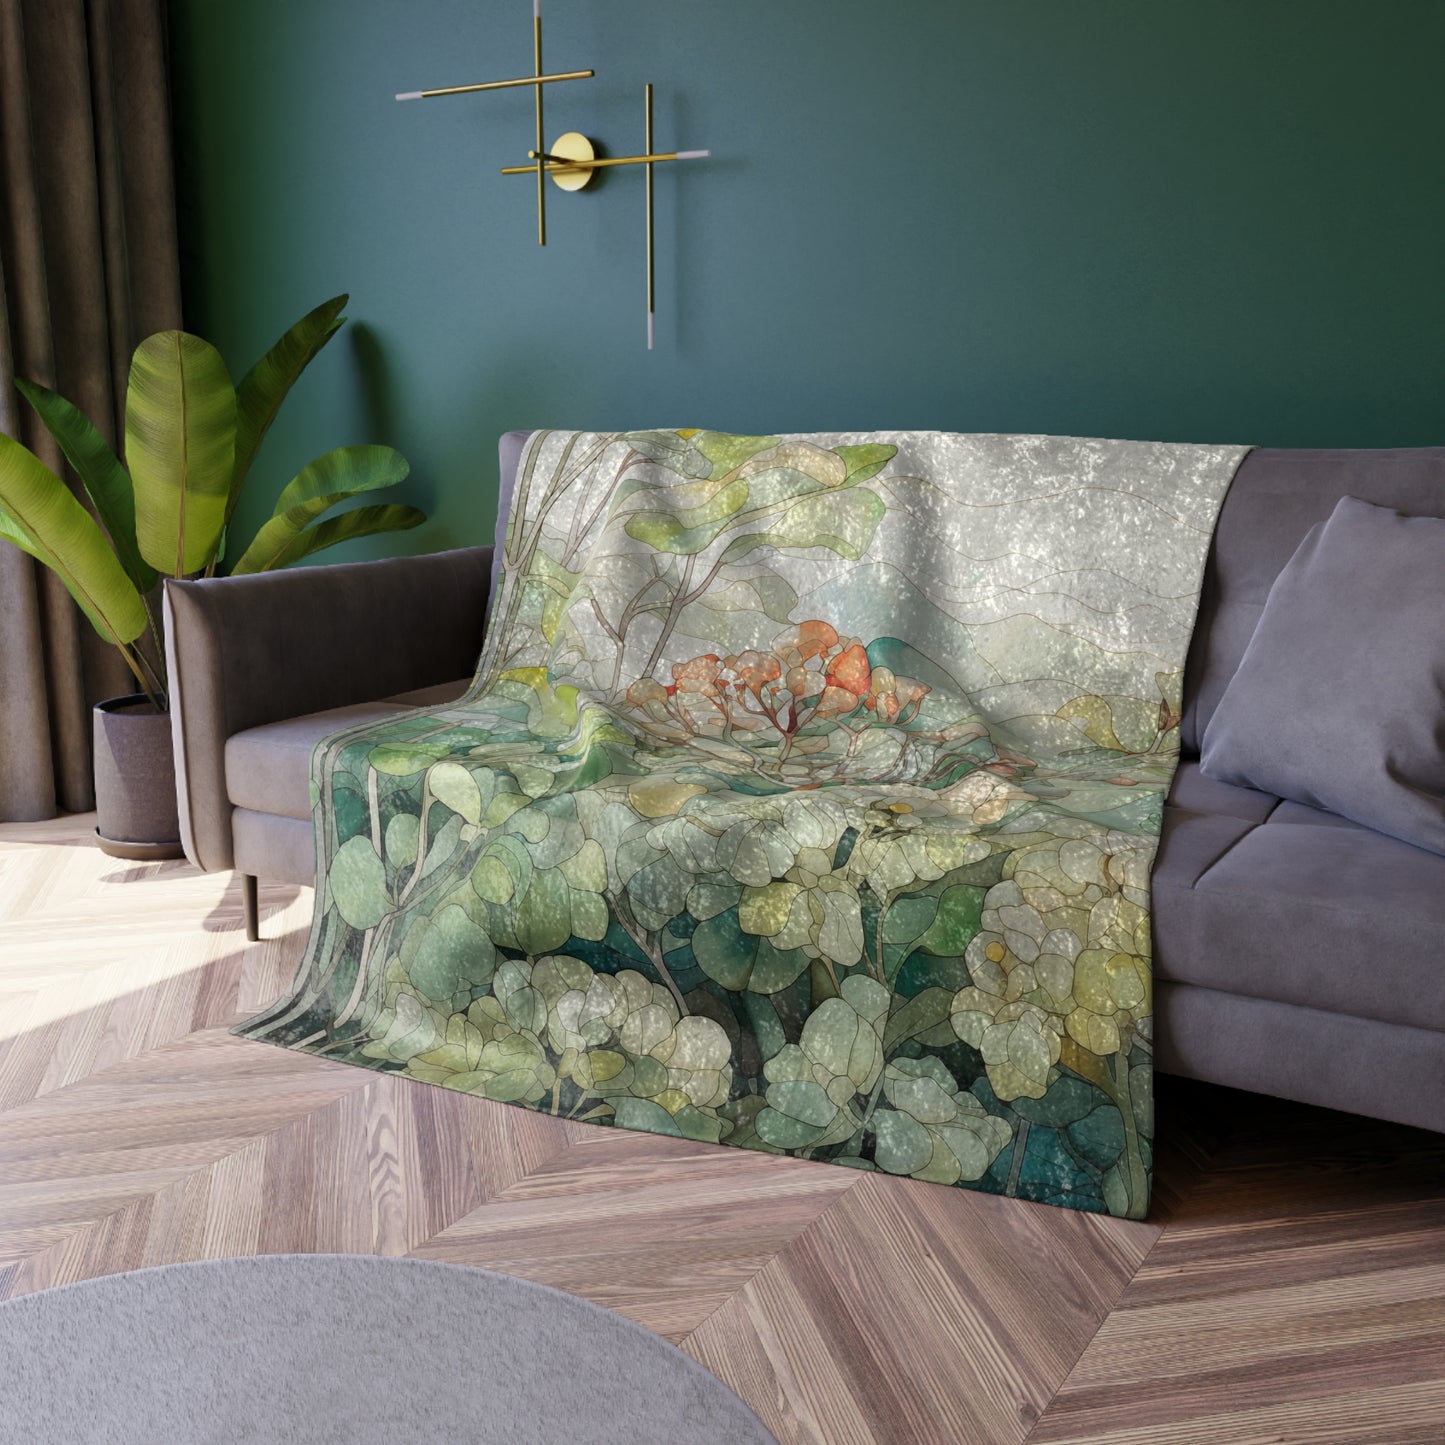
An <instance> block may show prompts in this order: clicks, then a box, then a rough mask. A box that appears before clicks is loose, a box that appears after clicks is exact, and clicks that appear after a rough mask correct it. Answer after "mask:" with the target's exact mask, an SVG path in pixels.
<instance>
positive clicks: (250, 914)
mask: <svg viewBox="0 0 1445 1445" xmlns="http://www.w3.org/2000/svg"><path fill="white" fill-rule="evenodd" d="M241 910H242V912H243V913H244V914H245V918H246V942H247V943H259V942H260V939H261V909H260V905H259V904H258V902H257V900H256V875H255V874H254V873H243V874H241Z"/></svg>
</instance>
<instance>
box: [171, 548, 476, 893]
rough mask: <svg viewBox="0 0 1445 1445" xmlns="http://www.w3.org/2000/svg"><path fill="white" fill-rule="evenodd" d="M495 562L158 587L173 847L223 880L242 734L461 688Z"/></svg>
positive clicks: (383, 565) (352, 568) (460, 553)
mask: <svg viewBox="0 0 1445 1445" xmlns="http://www.w3.org/2000/svg"><path fill="white" fill-rule="evenodd" d="M491 572H492V548H491V547H465V548H461V549H459V550H457V551H454V552H434V553H432V554H430V555H428V556H423V557H395V558H388V559H386V560H385V561H380V562H347V563H341V564H339V565H335V566H330V567H300V568H295V569H292V570H289V571H283V572H259V573H255V574H253V575H251V576H247V577H213V578H207V579H204V580H199V581H194V582H175V581H168V582H167V583H166V585H165V603H164V606H165V631H166V664H167V667H168V669H169V673H170V694H171V739H172V744H173V747H174V750H175V760H176V789H177V795H178V802H179V804H180V819H181V841H182V843H183V844H184V846H185V850H186V856H187V857H188V858H189V859H190V860H191V862H193V863H194V864H196V866H197V867H199V868H203V869H205V870H207V871H208V872H210V871H214V870H216V869H220V868H229V867H231V866H232V861H233V853H232V846H231V804H230V800H229V798H228V797H227V793H226V769H225V748H226V739H227V738H229V737H230V736H232V734H234V733H238V732H241V731H243V730H244V729H246V728H252V727H259V726H261V725H262V724H263V723H270V722H280V721H282V720H284V719H286V718H292V717H300V716H302V715H303V714H305V713H312V712H320V711H321V710H323V709H325V708H333V707H345V706H347V705H348V704H351V703H359V702H373V701H375V700H376V699H378V698H383V697H390V696H391V695H392V694H394V693H398V692H409V691H411V690H412V689H414V688H419V687H431V686H434V685H436V684H437V683H443V682H451V681H453V680H454V679H456V678H459V677H467V676H469V675H470V674H471V673H472V672H473V670H474V669H475V668H476V665H477V659H478V657H479V656H480V654H481V650H482V636H483V633H484V631H485V627H486V614H487V600H488V596H487V594H488V590H489V588H490V586H491Z"/></svg>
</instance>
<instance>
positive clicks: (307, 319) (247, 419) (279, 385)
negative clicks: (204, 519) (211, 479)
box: [226, 295, 348, 522]
mask: <svg viewBox="0 0 1445 1445" xmlns="http://www.w3.org/2000/svg"><path fill="white" fill-rule="evenodd" d="M347 300H348V297H347V296H345V295H341V296H333V297H332V298H331V300H330V301H323V302H322V303H321V305H320V306H318V307H317V308H316V309H315V310H314V311H309V312H307V314H306V315H305V316H303V317H302V318H301V320H300V321H298V322H297V323H296V324H295V325H294V326H293V327H292V328H291V329H290V330H289V331H288V332H287V333H286V334H285V335H284V336H283V337H282V338H281V339H280V340H279V341H278V342H277V343H276V344H275V345H274V346H273V347H272V348H271V349H270V351H268V352H267V353H266V354H265V356H263V357H262V358H261V359H260V361H258V362H257V363H256V364H255V366H253V367H252V368H251V369H250V371H248V372H247V373H246V374H245V376H243V377H242V378H241V384H240V386H238V387H237V388H236V460H235V467H234V470H233V471H232V474H231V486H230V496H229V497H228V498H227V501H226V520H227V521H228V522H229V521H230V519H231V513H232V511H234V510H235V506H236V498H237V497H238V496H239V495H240V491H241V485H242V483H243V482H244V481H245V480H246V474H247V473H248V472H249V471H250V470H251V463H252V462H253V461H254V460H255V459H256V452H257V451H258V450H259V448H260V446H261V442H262V440H263V439H264V438H265V435H266V433H267V431H269V430H270V427H271V423H272V422H273V421H274V420H275V419H276V413H277V411H278V410H279V409H280V406H281V403H282V402H283V401H285V400H286V395H287V393H288V392H289V391H290V390H291V387H292V385H293V384H294V382H295V381H296V378H297V377H299V376H300V375H301V373H302V372H303V371H305V370H306V368H307V367H308V366H309V365H310V364H311V362H312V359H313V358H314V357H315V356H316V353H317V352H319V351H320V350H321V348H322V347H323V346H325V345H326V343H327V342H328V341H330V340H331V338H332V337H333V336H334V335H335V334H336V333H337V331H338V330H340V328H341V325H342V323H343V322H344V321H345V320H346V318H345V317H344V316H343V315H342V314H341V309H342V307H343V306H345V305H346V302H347Z"/></svg>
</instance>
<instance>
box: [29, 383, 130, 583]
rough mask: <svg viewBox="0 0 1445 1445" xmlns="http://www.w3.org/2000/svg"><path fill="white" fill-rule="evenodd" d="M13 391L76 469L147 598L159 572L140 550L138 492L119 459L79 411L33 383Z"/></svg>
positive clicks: (120, 555)
mask: <svg viewBox="0 0 1445 1445" xmlns="http://www.w3.org/2000/svg"><path fill="white" fill-rule="evenodd" d="M15 385H16V387H17V388H18V389H19V391H20V394H21V395H22V396H23V397H24V398H25V400H26V401H28V402H29V403H30V405H31V406H33V407H34V408H35V411H36V414H37V415H38V416H39V417H40V420H41V421H43V422H44V423H45V427H46V430H47V431H49V433H50V435H51V436H53V437H54V438H55V440H56V442H57V444H58V445H59V447H60V450H61V451H62V452H64V453H65V460H66V461H68V462H69V463H70V465H71V466H72V467H73V468H74V469H75V474H76V476H78V477H79V478H80V482H81V485H82V486H83V487H84V488H85V494H86V496H88V497H89V498H90V501H91V505H92V506H93V507H94V508H95V511H96V515H97V516H98V517H99V518H100V523H101V526H103V527H104V528H105V530H106V532H107V533H109V535H110V542H111V546H112V547H113V548H114V549H115V555H116V557H117V558H118V559H119V560H120V565H121V566H122V567H124V568H125V574H126V576H127V577H129V578H130V580H131V581H132V582H134V583H135V585H136V590H137V591H139V592H142V593H145V592H149V591H150V590H151V588H152V587H154V586H155V585H156V569H155V568H154V567H152V566H151V565H150V564H149V563H148V562H147V561H146V560H145V559H144V558H143V557H142V556H141V554H140V548H139V547H137V546H136V540H135V492H134V490H133V488H132V487H131V482H130V476H129V474H128V473H127V472H126V469H125V468H124V467H123V466H121V464H120V458H119V457H117V456H116V454H115V453H114V452H113V451H112V450H111V447H110V443H109V442H108V441H106V439H105V438H104V437H103V436H101V434H100V432H99V431H97V430H96V428H95V427H94V426H93V425H92V424H91V421H90V418H89V417H87V416H86V415H85V413H84V412H83V411H81V410H80V408H79V407H77V406H75V405H73V404H72V403H71V402H68V401H66V399H65V398H64V397H63V396H59V395H57V394H56V393H55V392H53V391H51V390H49V389H48V388H47V387H43V386H38V385H37V384H36V383H35V382H33V381H20V380H17V381H16V383H15Z"/></svg>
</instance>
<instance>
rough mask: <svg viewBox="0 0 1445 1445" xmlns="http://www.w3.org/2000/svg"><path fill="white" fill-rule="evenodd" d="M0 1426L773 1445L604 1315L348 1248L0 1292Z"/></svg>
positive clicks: (28, 1434) (71, 1437)
mask: <svg viewBox="0 0 1445 1445" xmlns="http://www.w3.org/2000/svg"><path fill="white" fill-rule="evenodd" d="M0 1435H3V1438H4V1439H5V1440H7V1441H10V1440H14V1441H22V1440H25V1441H29V1440H37V1441H38V1440H63V1441H66V1442H67V1445H111V1442H116V1445H122V1442H124V1445H138V1442H145V1445H181V1442H184V1445H237V1442H243V1441H244V1442H251V1441H255V1442H257V1445H261V1442H265V1445H275V1442H291V1441H295V1442H298V1445H299V1442H305V1445H330V1442H332V1441H335V1442H338V1445H340V1442H346V1445H372V1442H377V1445H380V1442H383V1441H384V1442H387V1445H392V1442H403V1441H404V1442H426V1441H437V1442H442V1441H445V1442H447V1445H493V1442H495V1445H533V1442H536V1445H568V1442H586V1445H614V1442H615V1445H734V1442H736V1445H754V1442H756V1445H776V1442H775V1441H774V1440H773V1437H772V1436H771V1435H770V1434H769V1433H768V1432H767V1431H766V1430H765V1429H764V1428H763V1426H762V1424H761V1423H760V1422H759V1420H758V1418H757V1417H756V1416H755V1415H754V1414H753V1413H752V1412H751V1411H750V1410H749V1409H748V1408H747V1407H746V1406H745V1405H744V1404H743V1403H742V1401H741V1400H739V1399H738V1397H737V1396H736V1395H734V1394H733V1393H732V1391H731V1390H729V1389H728V1388H727V1387H726V1386H725V1385H723V1384H722V1383H721V1381H719V1380H717V1379H716V1378H714V1377H713V1376H712V1375H710V1374H709V1373H708V1372H707V1371H706V1370H704V1369H703V1368H702V1366H701V1365H698V1364H696V1363H695V1362H694V1361H692V1360H690V1359H689V1358H688V1357H687V1356H686V1355H684V1354H683V1353H682V1351H681V1350H678V1349H675V1348H674V1347H673V1346H672V1345H670V1344H668V1343H667V1342H666V1341H665V1340H660V1339H658V1337H657V1336H656V1335H654V1334H650V1333H649V1332H648V1331H647V1330H644V1329H643V1328H642V1327H641V1326H640V1325H635V1324H633V1323H632V1322H631V1321H630V1320H626V1319H623V1318H622V1316H621V1315H616V1314H613V1313H612V1312H611V1311H610V1310H605V1309H602V1308H601V1307H600V1306H598V1305H594V1304H590V1303H588V1302H587V1301H586V1300H582V1299H578V1298H577V1297H576V1296H574V1295H569V1294H562V1293H561V1292H560V1291H558V1290H553V1289H547V1288H545V1287H544V1286H542V1285H538V1284H531V1283H529V1282H528V1281H526V1280H520V1279H513V1278H511V1277H510V1276H507V1275H501V1274H492V1273H491V1272H490V1271H488V1270H481V1269H469V1268H465V1267H463V1266H461V1265H452V1264H432V1263H429V1262H427V1261H423V1260H413V1259H378V1258H374V1257H370V1256H366V1255H343V1254H321V1255H273V1256H269V1257H262V1258H259V1259H220V1260H209V1261H205V1262H203V1263H199V1264H173V1265H165V1266H163V1267H161V1268H159V1269H144V1270H139V1271H137V1272H136V1273H134V1274H117V1275H109V1276H107V1277H105V1278H103V1279H94V1280H85V1281H83V1282H82V1283H80V1284H71V1285H62V1286H61V1287H60V1288H58V1289H52V1290H45V1291H43V1292H42V1293H39V1294H33V1295H25V1296H22V1297H21V1298H20V1299H16V1300H10V1301H8V1302H6V1303H4V1304H0Z"/></svg>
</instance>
